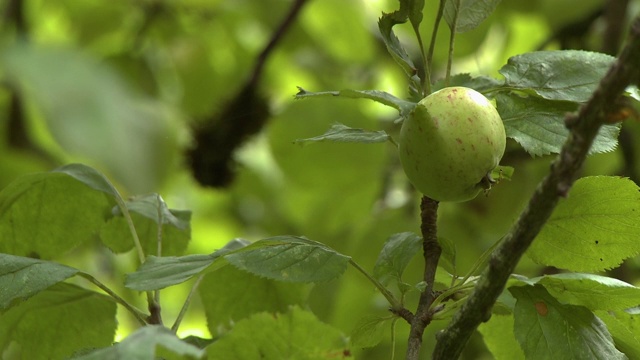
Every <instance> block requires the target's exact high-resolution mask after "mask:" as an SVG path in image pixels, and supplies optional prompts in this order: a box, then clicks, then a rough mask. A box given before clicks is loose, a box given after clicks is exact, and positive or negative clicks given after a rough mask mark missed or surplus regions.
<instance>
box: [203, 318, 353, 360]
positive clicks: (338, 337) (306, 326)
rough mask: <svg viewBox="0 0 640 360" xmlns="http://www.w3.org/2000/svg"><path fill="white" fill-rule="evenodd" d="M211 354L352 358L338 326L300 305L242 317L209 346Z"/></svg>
mask: <svg viewBox="0 0 640 360" xmlns="http://www.w3.org/2000/svg"><path fill="white" fill-rule="evenodd" d="M256 329H268V331H256ZM207 354H208V356H209V357H208V358H209V359H211V360H218V359H220V360H228V359H265V360H281V359H297V360H320V359H350V358H351V353H350V351H349V349H348V348H347V347H346V341H345V338H344V336H343V335H342V334H341V333H340V332H339V331H338V330H337V329H335V328H333V327H331V326H329V325H327V324H324V323H322V322H320V321H319V320H318V319H317V318H316V317H315V316H314V315H313V314H312V313H310V312H308V311H304V310H301V309H300V308H298V307H291V308H290V310H289V312H287V313H284V314H271V313H259V314H256V315H253V316H251V317H250V318H248V319H245V320H242V321H239V322H238V323H236V324H235V326H234V327H233V330H232V331H231V332H230V333H228V334H227V335H226V336H224V337H223V338H221V339H220V340H218V341H216V342H215V343H213V344H211V345H210V346H209V347H208V348H207Z"/></svg>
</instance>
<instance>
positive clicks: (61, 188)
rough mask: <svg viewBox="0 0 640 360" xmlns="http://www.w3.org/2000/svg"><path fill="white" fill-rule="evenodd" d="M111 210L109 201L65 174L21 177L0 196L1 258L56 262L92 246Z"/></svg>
mask: <svg viewBox="0 0 640 360" xmlns="http://www.w3.org/2000/svg"><path fill="white" fill-rule="evenodd" d="M113 206H115V200H114V199H113V197H112V196H111V195H107V193H104V192H102V191H97V190H96V189H95V188H91V187H89V186H87V184H86V183H83V182H80V181H78V179H76V178H74V177H72V176H69V174H67V173H64V172H58V171H54V172H49V173H38V174H31V175H25V176H23V177H20V178H18V179H16V180H14V181H13V182H12V183H11V184H9V185H8V186H7V187H5V188H4V189H2V191H0V239H2V241H0V252H3V253H8V254H13V255H19V256H30V257H40V258H45V259H48V258H52V257H54V256H60V255H62V254H64V253H66V252H67V251H69V250H70V249H72V248H74V247H75V246H77V245H79V244H81V243H83V242H85V241H88V240H91V239H92V237H93V236H94V235H95V234H96V233H97V232H98V230H99V229H100V227H101V226H102V225H103V224H104V222H105V217H106V215H107V214H108V213H109V211H110V209H111V208H112V207H113Z"/></svg>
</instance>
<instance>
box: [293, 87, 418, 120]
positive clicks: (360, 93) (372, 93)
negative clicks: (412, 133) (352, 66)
mask: <svg viewBox="0 0 640 360" xmlns="http://www.w3.org/2000/svg"><path fill="white" fill-rule="evenodd" d="M298 90H299V91H298V93H297V94H296V99H304V98H308V97H327V96H341V97H346V98H352V99H369V100H373V101H376V102H379V103H381V104H383V105H386V106H389V107H392V108H394V109H396V110H398V112H399V113H400V116H402V117H406V116H408V115H409V113H410V112H411V110H413V108H414V107H415V106H416V103H414V102H411V101H407V100H402V99H399V98H397V97H395V96H393V95H391V94H389V93H387V92H384V91H380V90H351V89H345V90H339V91H320V92H310V91H306V90H304V89H303V88H301V87H298Z"/></svg>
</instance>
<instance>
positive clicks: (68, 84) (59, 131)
mask: <svg viewBox="0 0 640 360" xmlns="http://www.w3.org/2000/svg"><path fill="white" fill-rule="evenodd" d="M87 54H88V52H81V51H79V50H77V49H72V48H54V47H47V46H41V45H40V46H37V45H29V44H27V43H20V44H17V45H15V46H11V47H8V48H7V47H5V49H3V53H2V55H1V56H0V67H2V68H3V73H5V74H7V79H6V80H7V81H8V83H10V84H12V85H13V86H15V87H16V88H17V89H18V90H19V91H20V92H21V94H22V95H23V96H25V98H27V99H28V100H29V101H30V104H33V105H34V106H35V107H36V108H37V109H38V110H39V111H40V112H41V113H42V115H43V116H42V118H43V119H44V121H46V125H47V127H48V130H49V131H50V132H51V135H53V137H54V138H55V139H56V140H57V142H58V143H59V144H60V145H61V146H62V147H63V148H64V149H65V150H67V151H69V152H70V153H72V154H76V155H79V156H82V157H84V158H89V159H92V160H94V161H96V162H98V163H100V164H101V165H102V166H103V167H106V168H107V169H109V173H111V174H113V176H114V177H115V178H116V179H118V180H119V181H120V182H121V183H123V184H125V185H126V186H127V187H128V188H129V189H130V190H132V191H133V192H141V193H142V192H147V191H148V190H149V189H150V188H155V187H157V186H158V185H159V183H160V180H161V179H162V178H163V177H164V176H166V175H167V174H168V173H169V171H170V170H171V169H172V168H173V167H172V165H173V164H174V163H175V160H177V159H176V157H175V156H176V153H177V150H178V141H179V140H178V134H179V131H178V125H177V124H178V122H177V121H176V120H177V115H175V114H174V111H172V109H170V108H168V107H167V106H166V105H164V104H163V103H160V102H158V101H155V100H154V99H151V98H149V97H146V96H143V95H141V94H138V93H135V92H134V91H132V90H131V88H130V87H129V86H128V85H127V84H126V83H125V82H124V80H123V79H122V78H120V77H119V75H118V74H117V73H116V72H114V71H113V70H112V69H111V68H109V67H108V66H107V65H106V63H104V62H99V61H97V60H96V59H94V58H91V57H89V56H87ZM69 74H73V76H69ZM123 160H124V161H123Z"/></svg>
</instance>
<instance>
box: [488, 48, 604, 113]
mask: <svg viewBox="0 0 640 360" xmlns="http://www.w3.org/2000/svg"><path fill="white" fill-rule="evenodd" d="M614 59H615V58H614V57H612V56H610V55H606V54H601V53H595V52H589V51H581V50H555V51H535V52H529V53H525V54H522V55H516V56H513V57H511V58H509V61H508V62H507V64H506V65H505V66H503V67H502V68H501V69H500V73H501V74H502V75H504V77H505V86H506V87H507V88H510V89H517V90H522V91H526V92H529V91H530V92H533V93H535V94H537V95H538V96H540V97H543V98H545V99H548V100H562V101H573V102H586V101H587V100H588V99H589V98H590V97H591V94H592V93H593V91H594V90H595V89H596V87H597V86H598V83H599V82H600V79H602V78H603V77H604V74H605V73H606V72H607V70H608V69H609V66H611V64H612V63H613V61H614Z"/></svg>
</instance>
